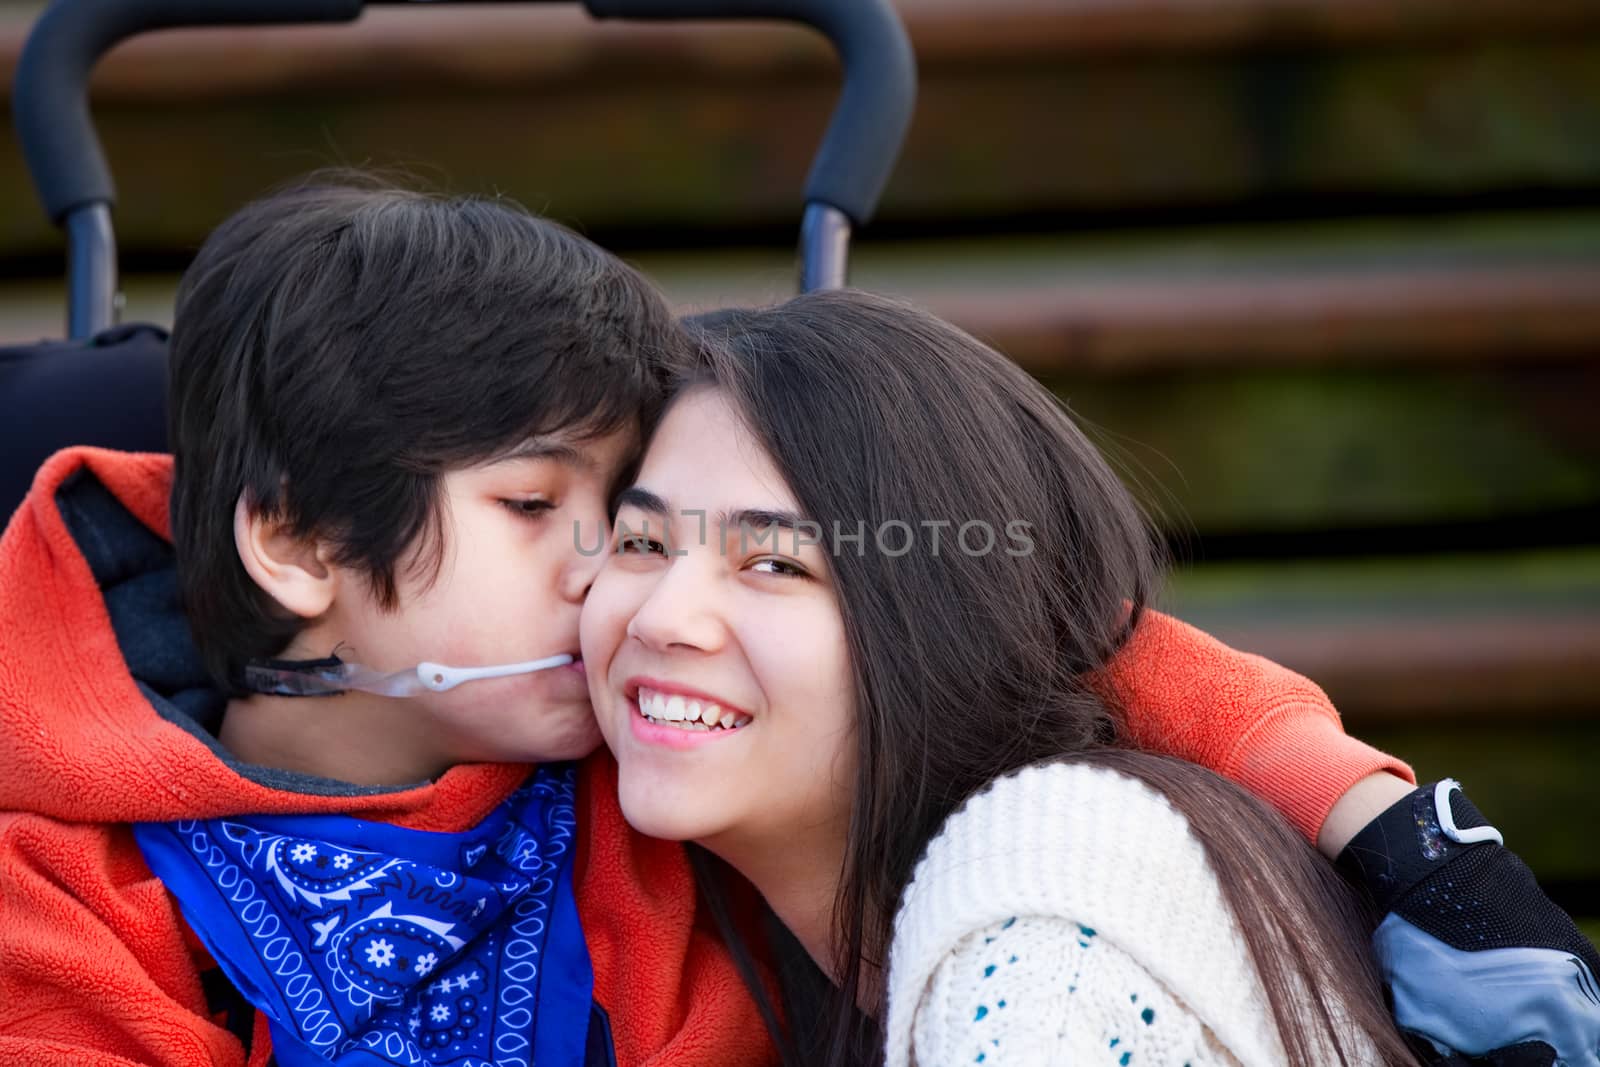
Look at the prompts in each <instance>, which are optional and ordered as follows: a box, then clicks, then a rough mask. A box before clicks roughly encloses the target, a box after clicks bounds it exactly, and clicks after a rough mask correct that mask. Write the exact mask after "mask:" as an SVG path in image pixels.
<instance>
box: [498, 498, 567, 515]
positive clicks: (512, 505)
mask: <svg viewBox="0 0 1600 1067" xmlns="http://www.w3.org/2000/svg"><path fill="white" fill-rule="evenodd" d="M500 506H501V507H503V508H505V509H506V510H507V511H509V512H511V514H513V515H516V516H518V517H520V518H524V519H536V518H538V517H539V516H540V515H542V514H544V513H545V512H547V511H550V510H552V509H553V508H554V507H555V504H553V503H551V502H550V501H548V500H539V499H536V498H535V499H531V500H512V499H506V500H502V501H500Z"/></svg>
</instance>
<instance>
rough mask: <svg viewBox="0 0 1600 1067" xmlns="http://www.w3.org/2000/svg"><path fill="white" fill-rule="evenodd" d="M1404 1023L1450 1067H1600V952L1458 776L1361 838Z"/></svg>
mask: <svg viewBox="0 0 1600 1067" xmlns="http://www.w3.org/2000/svg"><path fill="white" fill-rule="evenodd" d="M1339 867H1340V869H1341V870H1343V871H1344V872H1345V874H1346V875H1347V876H1349V877H1350V878H1351V879H1352V880H1354V881H1355V882H1356V883H1357V884H1358V885H1361V886H1364V887H1365V888H1366V889H1367V891H1368V892H1369V893H1371V894H1372V898H1373V901H1374V902H1375V903H1376V904H1377V906H1378V910H1379V913H1380V914H1382V915H1383V921H1382V922H1381V923H1379V925H1378V929H1377V931H1376V932H1375V933H1374V934H1373V937H1372V943H1373V949H1374V951H1375V953H1376V955H1377V959H1378V966H1379V969H1380V971H1381V972H1382V974H1383V979H1384V984H1385V986H1386V987H1387V989H1388V992H1389V995H1390V997H1391V1003H1392V1006H1393V1009H1394V1016H1395V1021H1396V1022H1397V1023H1398V1024H1399V1025H1400V1029H1401V1030H1402V1031H1403V1032H1405V1034H1406V1035H1407V1037H1408V1038H1410V1039H1411V1041H1412V1043H1413V1046H1414V1047H1416V1048H1417V1050H1418V1052H1419V1054H1421V1055H1422V1057H1423V1059H1424V1060H1425V1061H1426V1062H1429V1063H1432V1064H1437V1065H1440V1067H1469V1065H1471V1067H1477V1065H1486V1067H1556V1065H1559V1067H1600V985H1597V984H1596V976H1597V975H1600V954H1596V952H1595V948H1594V946H1593V945H1592V944H1590V943H1589V941H1588V939H1587V938H1585V937H1584V936H1583V934H1581V933H1580V932H1579V931H1578V928H1577V926H1576V925H1574V923H1573V922H1572V920H1571V919H1570V918H1568V917H1567V914H1566V912H1564V911H1562V910H1561V909H1560V908H1558V907H1556V906H1555V905H1554V904H1552V903H1550V898H1548V897H1546V896H1545V895H1544V892H1543V890H1541V889H1540V888H1539V886H1538V884H1537V883H1536V882H1535V881H1534V879H1533V872H1532V871H1530V870H1528V865H1527V864H1525V863H1523V862H1522V861H1521V860H1520V859H1518V858H1517V857H1516V856H1515V855H1514V854H1513V853H1511V852H1509V851H1507V850H1506V848H1505V847H1504V845H1503V844H1502V842H1501V839H1500V834H1499V832H1498V831H1496V830H1495V829H1494V828H1493V827H1491V826H1489V824H1488V822H1487V821H1486V820H1485V819H1484V818H1483V816H1482V815H1480V814H1479V813H1478V809H1477V808H1475V807H1473V806H1472V802H1471V801H1469V800H1468V799H1467V798H1466V797H1465V796H1463V795H1462V793H1461V789H1460V786H1459V785H1457V784H1456V783H1455V782H1454V781H1452V780H1450V779H1448V778H1447V779H1445V780H1444V781H1443V782H1438V783H1435V784H1433V785H1428V786H1424V787H1422V788H1421V789H1418V790H1416V791H1415V792H1413V793H1411V794H1410V795H1408V796H1406V797H1405V798H1404V799H1402V800H1400V801H1399V802H1397V803H1396V804H1394V805H1393V806H1392V807H1390V808H1389V809H1388V810H1387V811H1385V812H1384V813H1383V814H1382V815H1380V816H1378V817H1377V818H1376V819H1374V820H1373V821H1372V822H1371V823H1369V824H1367V826H1366V828H1365V829H1363V830H1362V831H1361V832H1360V833H1359V834H1357V835H1356V836H1355V837H1354V838H1353V839H1352V840H1351V842H1350V844H1349V845H1348V846H1346V848H1345V850H1344V851H1343V852H1342V853H1340V854H1339Z"/></svg>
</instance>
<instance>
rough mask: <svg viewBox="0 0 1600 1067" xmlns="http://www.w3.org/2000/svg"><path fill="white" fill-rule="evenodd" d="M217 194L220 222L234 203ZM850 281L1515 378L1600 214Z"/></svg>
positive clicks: (785, 272)
mask: <svg viewBox="0 0 1600 1067" xmlns="http://www.w3.org/2000/svg"><path fill="white" fill-rule="evenodd" d="M174 166H176V163H174ZM211 199H212V200H214V201H217V202H215V203H214V205H213V206H211V207H208V208H207V210H208V211H215V212H217V213H218V215H219V217H220V216H221V215H222V214H225V213H226V212H227V211H229V210H231V209H232V207H234V206H236V205H229V204H224V203H221V202H220V198H219V197H218V196H217V194H215V193H212V194H211ZM631 258H632V259H633V260H634V261H635V262H636V263H638V264H639V265H640V266H641V267H642V268H643V269H644V270H645V271H646V272H647V273H649V274H650V275H651V276H653V277H655V278H657V279H658V280H659V281H660V282H661V283H662V285H663V286H664V287H665V288H666V289H667V291H668V293H669V295H670V296H671V297H672V298H673V299H674V300H675V301H676V302H677V303H678V304H679V305H680V306H681V307H683V308H686V309H692V308H695V307H701V308H705V307H719V306H726V305H731V304H757V303H764V302H769V301H774V300H779V299H782V298H783V297H785V296H786V295H788V294H789V293H792V292H793V290H794V284H795V278H794V265H793V264H794V260H793V253H792V251H791V250H790V249H788V248H768V249H760V248H754V249H752V248H721V249H713V250H700V251H696V252H686V253H672V252H648V253H639V254H634V255H632V256H631ZM853 280H854V281H855V283H856V284H859V285H861V286H863V287H865V288H869V289H875V290H878V291H882V292H888V293H893V294H898V295H901V296H905V297H907V298H908V299H911V300H914V301H916V302H919V303H922V304H925V305H927V306H929V307H931V308H933V309H934V310H936V311H938V312H940V313H941V314H943V315H945V316H946V317H948V318H950V319H952V320H953V321H956V322H958V323H960V324H961V325H962V326H964V327H966V328H967V329H969V330H971V331H972V332H974V333H976V334H978V335H979V336H981V337H984V338H986V339H988V340H989V341H991V342H992V343H994V344H995V345H996V346H997V347H999V348H1001V349H1002V350H1004V351H1005V352H1006V353H1007V354H1008V355H1010V356H1012V358H1014V359H1016V360H1017V361H1018V362H1019V363H1021V364H1022V365H1023V366H1025V367H1027V368H1028V369H1029V370H1031V371H1033V372H1034V373H1036V374H1040V375H1059V374H1067V375H1071V376H1072V377H1073V378H1074V379H1083V378H1086V377H1090V378H1093V377H1100V376H1125V375H1128V374H1136V373H1155V372H1175V371H1184V370H1193V371H1201V370H1208V369H1215V368H1221V367H1228V368H1238V367H1263V368H1267V367H1271V368H1281V367H1285V366H1308V367H1318V366H1337V367H1346V368H1348V367H1352V366H1358V365H1370V366H1385V367H1393V366H1397V365H1408V366H1409V365H1421V366H1434V365H1437V366H1440V367H1445V366H1451V365H1453V366H1460V365H1466V364H1485V365H1494V364H1501V365H1510V366H1520V365H1529V364H1547V363H1551V362H1565V361H1579V362H1582V361H1587V360H1589V359H1591V358H1592V356H1593V354H1595V353H1597V352H1600V211H1566V212H1558V213H1544V212H1528V213H1521V214H1515V213H1503V214H1481V215H1474V216H1467V217H1448V216H1447V217H1439V218H1431V219H1414V220H1405V221H1400V220H1364V221H1363V220H1351V219H1345V220H1339V221H1337V222H1331V221H1330V222H1309V223H1307V222H1302V223H1278V224H1261V225H1255V226H1232V227H1218V226H1209V227H1185V228H1176V227H1174V228H1169V229H1166V230H1163V231H1160V232H1156V233H1141V232H1137V231H1135V232H1132V233H1098V234H1088V235H1078V236H1073V235H1064V234H1040V235H1036V236H1029V237H1009V238H967V239H956V240H936V241H875V240H873V239H872V237H871V235H870V234H868V235H867V236H866V238H865V239H864V240H861V241H858V242H857V245H856V249H855V252H854V274H853ZM170 284H171V282H170V279H169V280H163V279H161V278H159V277H152V278H150V279H148V280H147V281H146V280H139V279H134V280H131V282H130V294H129V299H130V300H131V301H132V302H133V305H132V306H133V307H134V309H135V310H136V312H137V314H136V315H135V317H139V316H143V317H146V318H154V319H156V320H158V321H165V319H166V318H167V316H168V315H169V314H170V291H169V290H170ZM7 294H9V295H7ZM59 299H60V297H59V289H58V288H57V287H55V286H53V285H52V284H50V283H22V282H11V283H7V285H6V286H5V287H4V289H3V290H0V337H7V338H19V337H28V336H34V335H39V334H48V333H50V332H52V331H54V330H55V328H56V327H55V325H54V324H55V322H56V319H57V315H58V313H57V311H56V309H55V308H53V307H52V306H51V304H52V303H53V302H54V301H56V300H59Z"/></svg>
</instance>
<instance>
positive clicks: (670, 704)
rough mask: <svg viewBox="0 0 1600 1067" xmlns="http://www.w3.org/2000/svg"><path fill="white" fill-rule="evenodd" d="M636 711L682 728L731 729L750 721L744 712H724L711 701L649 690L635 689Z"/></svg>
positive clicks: (656, 720) (718, 705) (650, 718)
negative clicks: (637, 709) (637, 701)
mask: <svg viewBox="0 0 1600 1067" xmlns="http://www.w3.org/2000/svg"><path fill="white" fill-rule="evenodd" d="M639 711H640V713H641V714H643V715H644V717H645V718H647V719H649V720H651V721H652V722H664V723H671V724H673V725H675V726H677V727H678V728H679V729H682V730H710V729H717V728H720V729H723V730H732V729H735V728H737V727H740V726H743V725H744V724H745V723H747V722H749V721H750V717H749V716H748V715H740V714H738V713H736V712H732V711H724V710H723V709H722V705H720V704H717V703H715V702H713V701H699V700H690V699H687V698H685V697H684V696H682V695H681V694H677V693H674V694H673V695H672V696H667V695H666V694H664V693H658V692H656V691H655V690H653V689H641V690H639Z"/></svg>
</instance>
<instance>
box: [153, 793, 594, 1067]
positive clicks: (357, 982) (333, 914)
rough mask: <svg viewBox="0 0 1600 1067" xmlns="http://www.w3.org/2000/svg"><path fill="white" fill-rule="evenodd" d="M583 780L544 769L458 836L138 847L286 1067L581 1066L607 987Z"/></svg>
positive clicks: (184, 835) (333, 828)
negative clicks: (578, 852) (588, 931)
mask: <svg viewBox="0 0 1600 1067" xmlns="http://www.w3.org/2000/svg"><path fill="white" fill-rule="evenodd" d="M575 782H576V771H575V768H574V767H573V766H572V765H571V764H557V765H554V766H552V767H548V768H540V769H539V770H538V771H537V772H536V773H535V775H534V777H533V778H532V780H530V781H529V782H528V783H527V784H526V785H524V786H523V787H522V788H520V789H518V790H517V792H515V793H513V794H512V795H511V796H510V797H509V798H507V800H506V801H505V802H504V803H503V804H501V805H500V806H499V807H498V808H496V809H495V810H494V811H493V812H492V813H491V814H490V815H489V817H488V818H486V819H485V820H484V821H483V822H482V823H480V824H479V825H478V826H476V827H475V828H473V829H471V830H468V831H466V832H465V833H458V834H447V833H430V832H426V831H422V830H406V829H402V828H400V827H395V826H389V825H387V824H384V823H375V822H367V821H364V820H361V819H355V818H352V817H350V816H346V815H298V816H272V815H250V816H241V817H238V818H225V819H209V820H204V821H179V822H171V823H140V824H138V825H136V826H135V827H134V835H135V837H136V838H137V839H138V842H139V847H140V848H141V849H142V850H143V852H144V857H145V861H146V862H147V863H149V865H150V868H151V870H153V871H154V872H155V874H156V876H157V877H158V878H160V879H161V881H162V882H163V883H164V884H165V885H166V887H167V889H168V890H170V891H171V892H172V893H173V895H174V896H175V897H177V900H178V904H179V906H180V907H181V908H182V910H183V915H184V918H185V919H187V920H188V922H189V925H190V926H191V927H193V928H194V930H195V932H196V933H197V934H198V935H199V936H200V939H201V940H202V941H203V942H204V943H205V946H206V948H207V949H208V950H209V951H210V952H211V954H212V956H213V957H214V958H215V959H216V961H217V963H218V965H219V966H221V968H222V970H223V972H224V973H225V974H226V975H227V976H228V978H229V979H230V980H231V981H232V982H233V984H234V986H235V987H236V988H237V989H238V990H239V992H240V993H241V994H243V996H244V997H245V999H246V1000H248V1001H249V1002H250V1003H251V1004H253V1005H254V1006H255V1007H256V1008H258V1009H259V1010H260V1011H261V1012H263V1013H264V1014H265V1015H266V1016H267V1017H268V1019H269V1020H271V1024H272V1047H273V1053H274V1055H275V1056H276V1061H277V1062H278V1063H279V1064H281V1065H282V1067H301V1065H306V1067H326V1065H327V1064H328V1063H330V1062H331V1063H335V1064H339V1065H340V1067H376V1065H379V1064H406V1065H408V1067H421V1065H437V1067H446V1065H448V1067H486V1065H491V1064H492V1065H495V1067H531V1065H532V1064H534V1063H537V1064H538V1065H539V1067H575V1065H579V1064H582V1062H583V1057H584V1040H585V1037H586V1034H587V1027H588V1020H589V1005H590V997H591V995H592V991H593V986H594V973H593V971H592V969H591V967H590V964H589V950H588V947H587V946H586V945H585V943H584V940H583V931H582V929H581V927H580V926H579V924H578V909H577V902H576V900H575V899H574V897H573V892H572V853H573V840H574V824H575V821H576V820H575V814H574V805H573V796H574V789H575Z"/></svg>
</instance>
